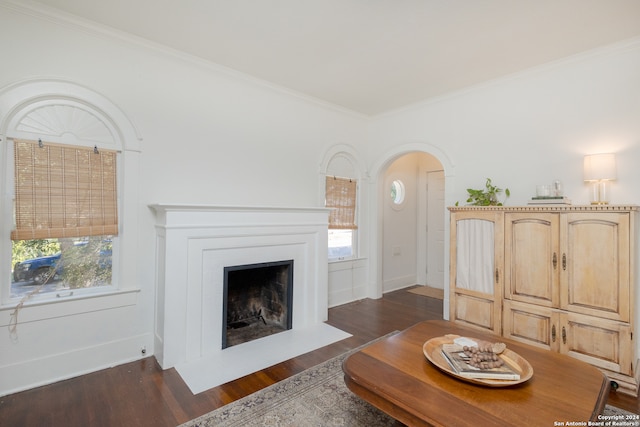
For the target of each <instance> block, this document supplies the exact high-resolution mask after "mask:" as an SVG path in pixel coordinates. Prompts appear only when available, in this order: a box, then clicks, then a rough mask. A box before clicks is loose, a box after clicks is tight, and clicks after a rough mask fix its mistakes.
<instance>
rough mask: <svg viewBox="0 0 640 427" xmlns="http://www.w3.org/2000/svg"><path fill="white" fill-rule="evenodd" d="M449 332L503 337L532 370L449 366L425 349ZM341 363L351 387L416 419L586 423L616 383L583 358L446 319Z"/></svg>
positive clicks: (414, 422) (406, 419)
mask: <svg viewBox="0 0 640 427" xmlns="http://www.w3.org/2000/svg"><path fill="white" fill-rule="evenodd" d="M447 334H456V335H460V336H465V337H473V338H478V339H484V340H487V341H491V342H504V343H506V344H507V348H509V349H510V350H512V351H514V352H516V353H518V354H519V355H520V356H522V357H524V358H525V359H526V360H527V361H528V362H529V363H530V364H531V366H532V368H533V376H532V377H531V378H530V379H529V380H528V381H526V382H523V383H521V384H517V385H513V386H509V387H487V386H483V385H478V384H472V383H469V382H466V381H463V380H460V379H458V378H455V377H453V376H451V375H449V374H446V373H444V372H443V371H441V370H440V369H439V368H437V367H436V366H435V365H433V364H432V363H431V362H429V361H428V360H427V358H426V357H425V356H424V354H423V350H422V349H423V344H424V343H425V342H426V341H428V340H429V339H431V338H436V337H440V336H444V335H447ZM343 370H344V372H345V383H346V384H347V387H349V389H350V390H351V391H353V392H354V393H355V394H356V395H358V396H360V397H361V398H363V399H364V400H366V401H368V402H369V403H371V404H372V405H374V406H376V407H377V408H379V409H381V410H382V411H384V412H386V413H387V414H389V415H390V416H392V417H394V418H395V419H397V420H399V421H401V422H403V423H404V424H407V425H410V426H422V425H434V426H478V425H483V426H484V425H528V426H536V425H540V426H558V425H567V422H585V425H586V422H587V421H589V420H594V421H597V420H598V415H599V414H601V413H602V411H603V410H604V406H605V403H606V401H607V397H608V393H609V388H610V382H609V380H608V379H607V378H606V376H605V375H604V374H603V373H602V372H600V371H599V370H598V369H596V368H595V367H593V366H591V365H589V364H587V363H585V362H582V361H579V360H577V359H574V358H572V357H569V356H566V355H563V354H559V353H555V352H551V351H548V350H543V349H539V348H535V347H532V346H529V345H526V344H522V343H518V342H516V341H511V340H508V339H505V338H503V337H499V336H495V335H491V334H487V333H483V332H479V331H476V330H474V329H470V328H466V327H463V326H461V325H458V324H456V323H453V322H448V321H444V320H435V321H425V322H422V323H418V324H416V325H414V326H412V327H410V328H408V329H406V330H404V331H402V332H400V333H398V334H395V335H392V336H390V337H387V338H384V339H382V340H379V341H376V342H374V343H372V344H370V345H368V346H366V347H364V348H363V349H361V350H359V351H357V352H356V353H354V354H352V355H350V356H349V357H348V358H347V359H346V360H345V362H344V364H343ZM560 423H562V424H560ZM576 425H579V424H576Z"/></svg>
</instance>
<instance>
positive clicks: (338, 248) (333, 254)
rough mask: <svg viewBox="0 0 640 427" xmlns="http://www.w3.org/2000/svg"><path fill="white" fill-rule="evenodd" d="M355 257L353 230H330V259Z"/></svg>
mask: <svg viewBox="0 0 640 427" xmlns="http://www.w3.org/2000/svg"><path fill="white" fill-rule="evenodd" d="M351 257H353V230H329V259H330V260H335V259H343V258H351Z"/></svg>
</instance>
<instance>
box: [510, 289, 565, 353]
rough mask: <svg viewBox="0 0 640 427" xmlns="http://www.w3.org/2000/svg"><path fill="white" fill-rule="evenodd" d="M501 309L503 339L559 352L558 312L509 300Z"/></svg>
mask: <svg viewBox="0 0 640 427" xmlns="http://www.w3.org/2000/svg"><path fill="white" fill-rule="evenodd" d="M503 308H504V312H503V315H502V334H503V336H504V337H506V338H509V339H512V340H515V341H520V342H523V343H525V344H529V345H532V346H535V347H540V348H544V349H545V350H551V351H559V350H560V335H559V322H558V320H559V313H558V310H555V309H552V308H549V307H544V306H539V305H533V304H528V303H522V302H519V301H510V300H504V305H503Z"/></svg>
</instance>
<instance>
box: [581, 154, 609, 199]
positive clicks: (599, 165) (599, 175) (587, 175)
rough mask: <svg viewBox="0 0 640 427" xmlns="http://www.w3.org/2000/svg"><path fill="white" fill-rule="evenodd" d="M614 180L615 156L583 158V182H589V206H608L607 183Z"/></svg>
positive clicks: (593, 155)
mask: <svg viewBox="0 0 640 427" xmlns="http://www.w3.org/2000/svg"><path fill="white" fill-rule="evenodd" d="M615 179H616V155H615V154H613V153H604V154H590V155H587V156H584V180H585V181H586V182H591V185H592V186H591V204H592V205H608V204H609V189H608V188H607V186H608V182H609V181H613V180H615Z"/></svg>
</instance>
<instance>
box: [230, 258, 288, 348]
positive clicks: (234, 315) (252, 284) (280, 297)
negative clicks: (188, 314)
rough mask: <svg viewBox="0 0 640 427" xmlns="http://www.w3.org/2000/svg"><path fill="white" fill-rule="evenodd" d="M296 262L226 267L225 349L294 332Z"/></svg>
mask: <svg viewBox="0 0 640 427" xmlns="http://www.w3.org/2000/svg"><path fill="white" fill-rule="evenodd" d="M292 294H293V260H287V261H278V262H267V263H260V264H248V265H238V266H232V267H225V268H224V303H223V304H224V305H223V307H224V309H223V319H222V324H223V331H222V348H223V349H225V348H227V347H231V346H234V345H237V344H243V343H245V342H248V341H252V340H255V339H258V338H263V337H266V336H269V335H272V334H277V333H279V332H282V331H286V330H289V329H291V325H292V319H293V316H292V310H293V295H292Z"/></svg>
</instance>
